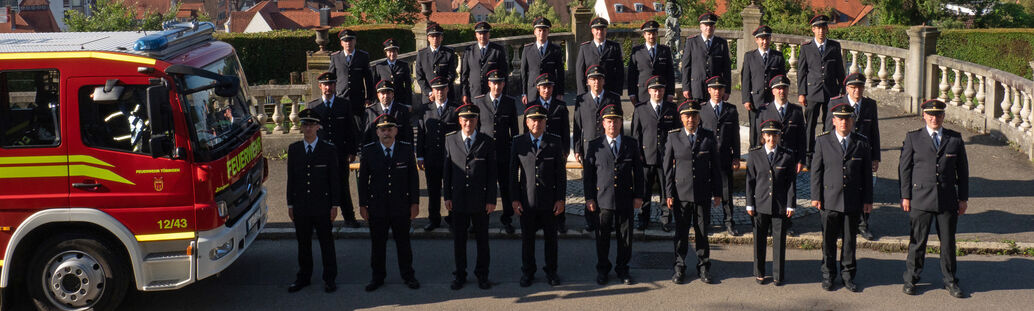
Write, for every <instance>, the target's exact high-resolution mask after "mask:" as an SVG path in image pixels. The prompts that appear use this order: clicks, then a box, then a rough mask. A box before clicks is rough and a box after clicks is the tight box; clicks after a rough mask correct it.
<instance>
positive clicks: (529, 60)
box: [521, 42, 565, 103]
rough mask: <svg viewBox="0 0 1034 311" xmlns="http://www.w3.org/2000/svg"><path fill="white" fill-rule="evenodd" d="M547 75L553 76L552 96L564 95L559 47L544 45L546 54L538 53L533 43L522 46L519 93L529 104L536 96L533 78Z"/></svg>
mask: <svg viewBox="0 0 1034 311" xmlns="http://www.w3.org/2000/svg"><path fill="white" fill-rule="evenodd" d="M543 73H549V74H550V75H551V76H553V81H555V82H556V83H555V84H554V86H553V87H554V89H555V90H556V91H554V92H553V96H556V95H557V94H563V93H564V85H565V84H564V79H565V77H564V76H565V75H564V51H563V49H561V48H560V46H559V45H556V44H554V43H552V42H548V43H546V54H545V55H542V54H541V53H539V48H538V46H537V45H535V42H532V43H528V44H525V45H524V52H522V53H521V86H522V89H521V92H523V93H524V94H523V95H525V96H528V102H529V103H530V102H531V100H532V99H533V98H535V97H536V96H538V93H539V92H538V89H537V88H535V78H537V77H538V76H539V75H540V74H543Z"/></svg>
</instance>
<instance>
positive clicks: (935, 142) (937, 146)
mask: <svg viewBox="0 0 1034 311" xmlns="http://www.w3.org/2000/svg"><path fill="white" fill-rule="evenodd" d="M933 147H934V149H940V148H941V138H940V137H937V132H933Z"/></svg>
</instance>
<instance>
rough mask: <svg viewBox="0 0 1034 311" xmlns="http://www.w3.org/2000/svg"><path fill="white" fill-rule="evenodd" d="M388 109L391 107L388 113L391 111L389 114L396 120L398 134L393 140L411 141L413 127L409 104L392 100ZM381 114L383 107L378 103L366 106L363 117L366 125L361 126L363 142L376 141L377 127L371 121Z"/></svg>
mask: <svg viewBox="0 0 1034 311" xmlns="http://www.w3.org/2000/svg"><path fill="white" fill-rule="evenodd" d="M389 109H391V111H389V113H391V115H392V116H394V117H395V120H396V122H398V134H396V136H395V140H400V141H404V142H408V143H412V142H413V127H412V126H411V124H410V118H409V113H410V110H409V106H407V105H403V104H400V103H398V102H394V103H392V104H391V107H389ZM381 114H384V108H382V107H381V104H380V103H374V104H373V105H370V106H369V107H366V118H365V119H364V120H365V122H366V126H364V127H363V128H364V130H363V141H362V143H363V144H368V143H370V142H375V141H378V139H377V127H376V126H375V125H374V124H373V121H374V119H376V118H377V116H380V115H381ZM410 148H412V146H411V147H410Z"/></svg>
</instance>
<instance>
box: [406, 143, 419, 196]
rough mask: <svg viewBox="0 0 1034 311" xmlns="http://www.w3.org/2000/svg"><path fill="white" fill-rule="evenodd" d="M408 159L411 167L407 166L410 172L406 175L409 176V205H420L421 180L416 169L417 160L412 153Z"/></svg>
mask: <svg viewBox="0 0 1034 311" xmlns="http://www.w3.org/2000/svg"><path fill="white" fill-rule="evenodd" d="M406 159H407V162H409V165H407V166H406V169H407V170H408V171H409V172H408V174H406V175H408V176H406V178H408V179H409V183H408V187H409V204H420V180H419V178H418V176H419V173H418V172H417V168H416V158H414V157H413V154H412V153H410V154H408V155H407V157H406Z"/></svg>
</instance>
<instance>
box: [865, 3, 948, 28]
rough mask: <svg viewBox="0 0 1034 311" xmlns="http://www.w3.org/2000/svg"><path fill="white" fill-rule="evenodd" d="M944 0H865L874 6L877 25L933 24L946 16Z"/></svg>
mask: <svg viewBox="0 0 1034 311" xmlns="http://www.w3.org/2000/svg"><path fill="white" fill-rule="evenodd" d="M943 2H944V1H942V0H863V1H862V3H864V4H870V5H872V6H873V18H871V19H870V20H872V21H873V22H874V23H875V24H877V25H919V24H923V23H926V24H933V23H934V21H935V20H940V19H942V18H943V17H944V16H945V12H944V9H943Z"/></svg>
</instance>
